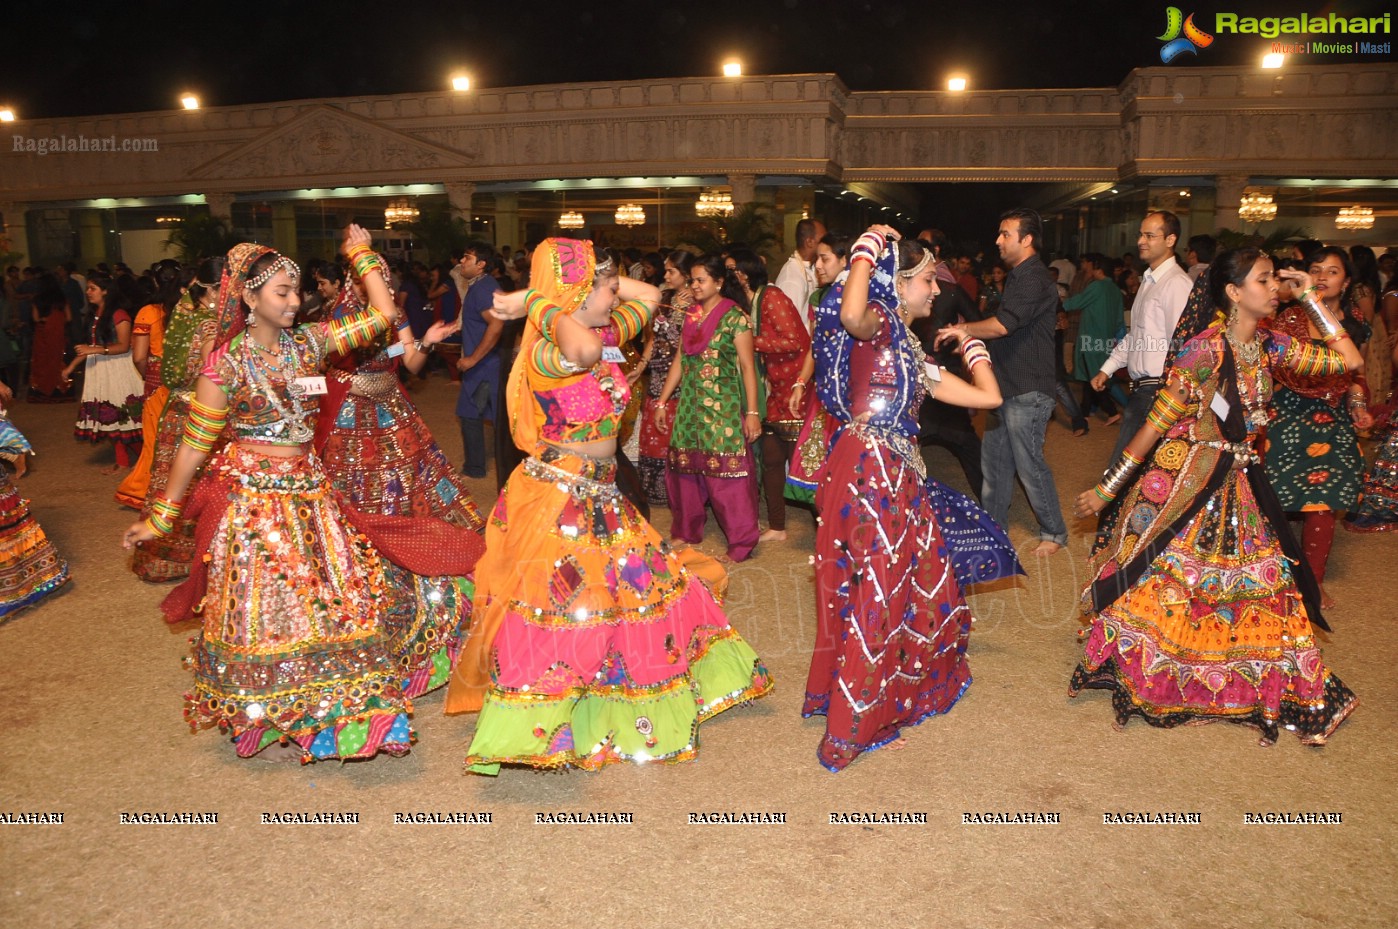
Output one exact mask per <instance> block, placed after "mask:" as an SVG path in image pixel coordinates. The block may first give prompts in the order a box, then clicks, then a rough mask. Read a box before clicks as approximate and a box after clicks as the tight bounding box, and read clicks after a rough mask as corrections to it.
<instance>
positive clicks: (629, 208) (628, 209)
mask: <svg viewBox="0 0 1398 929" xmlns="http://www.w3.org/2000/svg"><path fill="white" fill-rule="evenodd" d="M616 221H617V225H618V226H641V225H644V224H645V221H646V211H645V210H643V209H641V205H640V204H639V203H623V204H622V205H621V206H619V207H617V208H616Z"/></svg>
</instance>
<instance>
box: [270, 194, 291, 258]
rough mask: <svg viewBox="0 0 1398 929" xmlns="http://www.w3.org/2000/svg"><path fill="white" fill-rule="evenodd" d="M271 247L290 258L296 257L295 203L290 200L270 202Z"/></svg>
mask: <svg viewBox="0 0 1398 929" xmlns="http://www.w3.org/2000/svg"><path fill="white" fill-rule="evenodd" d="M272 247H273V248H275V249H276V250H277V251H279V252H281V253H282V254H283V255H286V256H288V257H290V258H293V259H294V258H295V257H296V249H297V246H296V204H294V203H292V202H291V201H290V200H279V201H277V202H276V203H273V204H272Z"/></svg>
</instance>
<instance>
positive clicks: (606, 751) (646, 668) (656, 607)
mask: <svg viewBox="0 0 1398 929" xmlns="http://www.w3.org/2000/svg"><path fill="white" fill-rule="evenodd" d="M529 280H530V284H531V289H530V290H528V291H524V292H520V291H516V292H515V293H511V294H503V293H502V294H497V295H496V297H495V306H496V310H495V312H496V315H497V316H499V317H501V318H517V317H519V316H524V315H526V314H527V316H528V320H529V322H528V325H527V326H526V328H525V330H524V339H523V344H522V346H521V349H520V353H519V356H518V358H517V360H516V361H515V364H514V368H513V369H512V371H511V373H510V388H509V394H508V410H509V417H510V427H511V430H512V432H513V435H514V439H515V442H516V443H517V444H518V445H519V447H520V448H521V449H524V450H526V451H528V452H529V453H530V454H531V457H530V458H529V459H527V460H526V461H525V463H524V464H523V465H521V466H520V467H519V468H516V469H515V471H514V473H513V474H512V475H511V476H510V480H509V482H508V483H507V484H506V485H505V489H504V490H503V491H502V492H501V494H500V499H499V501H498V502H497V503H496V505H495V510H494V512H493V513H492V514H491V516H490V521H489V524H488V525H487V527H486V553H485V557H484V558H482V559H481V562H480V565H479V567H478V569H477V572H476V598H475V602H474V605H473V620H472V628H471V635H470V637H469V638H468V639H467V642H466V647H465V649H464V650H463V653H462V656H461V660H460V661H459V662H458V663H457V667H456V671H455V673H454V675H453V677H452V682H451V687H450V689H449V690H448V692H447V712H449V713H455V712H468V711H475V710H480V719H479V721H478V722H477V724H476V732H475V737H474V738H473V739H472V741H471V747H470V750H469V753H468V755H467V758H466V762H467V764H468V765H469V766H470V767H471V770H473V771H475V772H477V773H481V774H497V773H498V772H499V767H500V765H501V764H523V765H530V766H533V767H537V768H553V767H566V766H576V767H580V768H586V769H589V770H595V769H597V768H601V767H602V766H604V765H607V764H613V763H617V762H624V761H635V762H642V761H666V762H678V761H687V760H689V759H691V758H693V757H694V756H695V754H696V753H697V751H698V748H699V740H698V726H699V724H700V723H702V722H704V721H705V720H707V719H709V718H711V717H713V716H715V715H717V714H718V713H720V712H722V711H723V710H726V709H728V708H729V707H732V706H735V705H737V704H739V703H742V702H744V701H747V700H751V699H753V698H755V697H760V696H762V695H763V694H765V693H766V692H767V691H768V690H770V689H771V687H772V680H771V678H770V677H769V676H768V674H767V669H766V668H765V667H764V666H763V664H762V662H761V660H759V659H758V657H757V655H756V653H755V652H753V650H752V649H751V648H750V647H749V646H748V644H747V643H746V642H744V641H743V639H742V638H741V637H740V636H739V635H738V633H737V632H735V631H734V630H733V628H732V627H731V626H729V625H728V620H727V618H726V617H725V616H724V615H723V610H722V609H720V608H719V606H718V603H717V602H716V601H715V600H714V597H713V595H712V594H711V593H710V592H709V589H708V588H707V587H706V586H705V585H704V584H703V583H702V582H700V581H699V580H698V579H697V578H696V577H695V576H694V575H693V574H691V573H690V572H689V570H687V569H686V567H685V565H684V562H682V561H681V559H680V557H679V556H678V555H676V553H674V552H672V551H671V550H670V548H669V546H668V545H667V544H666V542H665V541H664V540H663V539H662V538H661V537H660V535H659V533H657V532H656V531H655V529H654V528H652V527H651V525H650V524H649V523H648V522H646V521H645V520H644V519H642V518H641V516H640V514H639V513H638V511H637V510H636V508H635V507H634V506H633V505H632V504H631V503H630V502H629V501H628V500H627V499H626V498H624V497H623V496H622V495H621V493H620V492H619V491H618V490H617V487H616V484H615V472H616V460H615V458H614V457H613V456H614V455H615V453H616V444H617V425H618V420H619V419H620V416H621V413H622V411H623V410H625V409H626V404H627V401H628V399H629V395H630V387H629V385H628V384H627V382H626V378H625V376H624V375H623V373H622V369H621V367H620V365H619V364H618V363H617V360H616V359H618V358H620V354H619V352H618V351H617V347H618V346H619V345H620V344H621V343H623V342H625V341H627V340H628V339H631V338H634V337H635V336H636V334H637V333H639V332H640V331H641V330H642V329H643V328H644V326H645V324H646V319H647V318H648V317H649V316H650V314H651V312H652V311H653V310H654V308H655V305H656V303H657V302H658V301H659V297H660V293H659V291H657V290H656V289H655V288H654V287H652V286H651V285H649V284H646V283H644V282H642V281H638V280H633V279H627V278H618V276H617V271H616V268H615V267H614V266H612V264H611V263H610V262H604V263H602V264H600V265H599V264H598V263H597V260H596V258H595V256H594V252H593V249H592V244H591V243H590V242H579V241H574V240H571V239H546V240H545V241H544V242H543V243H542V244H540V245H539V246H538V248H537V249H536V250H535V251H534V263H533V267H532V271H531V274H530V276H529Z"/></svg>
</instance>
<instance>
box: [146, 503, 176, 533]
mask: <svg viewBox="0 0 1398 929" xmlns="http://www.w3.org/2000/svg"><path fill="white" fill-rule="evenodd" d="M182 509H184V501H182V500H181V501H179V502H176V501H173V500H170V499H168V498H167V497H166V496H165V495H164V494H156V496H155V499H154V500H153V501H151V505H150V515H149V516H147V517H146V525H147V526H150V528H151V531H153V532H154V533H155V534H156V537H157V538H164V537H165V536H167V535H169V534H170V533H172V532H174V531H175V523H177V522H179V521H180V510H182Z"/></svg>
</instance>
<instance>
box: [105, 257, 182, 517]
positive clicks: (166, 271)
mask: <svg viewBox="0 0 1398 929" xmlns="http://www.w3.org/2000/svg"><path fill="white" fill-rule="evenodd" d="M155 279H156V284H157V286H158V288H159V292H158V293H157V295H156V299H155V300H153V301H151V302H150V303H148V304H146V305H145V306H143V307H141V311H140V312H139V313H137V314H136V323H135V325H134V326H132V329H131V363H132V364H134V365H135V366H136V370H137V371H138V372H140V374H141V379H142V380H143V381H144V382H145V401H144V403H143V405H142V407H141V456H140V457H139V458H137V459H136V465H135V467H133V468H132V469H131V473H130V474H128V475H126V479H125V480H123V481H122V482H121V486H119V487H118V488H117V491H116V501H117V503H120V504H121V505H122V506H129V507H131V509H133V510H139V509H140V508H141V507H143V506H145V503H146V495H147V493H148V492H149V491H150V477H151V468H152V466H153V465H154V464H155V445H156V438H157V436H158V435H159V428H160V414H161V413H163V412H164V411H165V402H166V401H167V400H168V399H169V397H170V389H169V388H168V387H166V386H165V382H164V380H163V379H162V378H161V376H160V364H161V358H162V357H163V356H164V354H165V325H166V322H167V321H168V319H169V316H170V313H172V312H173V311H174V309H175V304H176V303H178V302H179V301H180V298H181V292H182V288H181V287H180V267H179V265H178V264H176V263H175V262H173V261H170V262H169V263H168V264H162V265H161V267H160V270H159V271H158V272H156V278H155Z"/></svg>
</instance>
